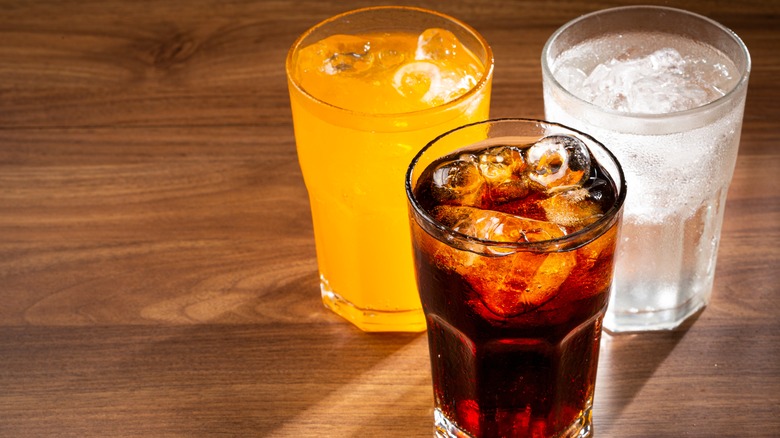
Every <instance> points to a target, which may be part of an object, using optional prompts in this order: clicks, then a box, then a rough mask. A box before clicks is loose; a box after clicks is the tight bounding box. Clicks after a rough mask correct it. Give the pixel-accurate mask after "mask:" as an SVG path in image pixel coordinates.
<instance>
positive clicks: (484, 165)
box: [478, 146, 525, 183]
mask: <svg viewBox="0 0 780 438" xmlns="http://www.w3.org/2000/svg"><path fill="white" fill-rule="evenodd" d="M478 159H479V170H480V172H482V175H483V176H484V177H485V180H486V181H488V182H491V183H501V182H503V181H508V180H509V179H511V178H512V175H519V174H520V173H521V172H522V171H523V170H524V169H525V160H523V154H522V152H521V151H520V149H518V148H516V147H513V146H498V147H493V148H490V149H488V150H487V151H485V152H483V153H481V154H480V155H479V157H478Z"/></svg>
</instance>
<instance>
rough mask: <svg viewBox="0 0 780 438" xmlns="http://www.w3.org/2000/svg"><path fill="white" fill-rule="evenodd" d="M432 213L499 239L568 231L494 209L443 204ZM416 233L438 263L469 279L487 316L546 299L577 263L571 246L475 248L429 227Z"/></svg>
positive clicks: (525, 238) (506, 313) (519, 310)
mask: <svg viewBox="0 0 780 438" xmlns="http://www.w3.org/2000/svg"><path fill="white" fill-rule="evenodd" d="M431 213H432V214H433V216H434V217H435V218H436V220H438V221H439V222H440V223H442V224H444V225H447V226H449V227H450V228H452V229H455V230H458V231H460V232H462V233H464V234H468V235H471V236H474V237H479V238H482V239H490V240H493V241H496V242H523V241H526V242H535V241H541V240H548V239H552V238H556V237H561V236H563V235H564V232H563V230H562V229H561V228H560V227H558V226H557V225H555V224H552V223H548V222H543V221H535V220H531V219H525V218H521V217H517V216H512V215H508V214H505V213H500V212H495V211H486V210H480V209H476V208H470V207H452V206H439V207H436V208H434V209H433V210H432V211H431ZM418 234H420V236H419V237H422V241H425V242H427V246H428V247H429V248H430V249H429V250H428V251H430V253H431V254H433V259H434V260H435V262H436V263H437V264H439V265H440V266H442V267H444V268H445V269H449V270H452V271H453V272H456V273H458V274H459V275H460V276H461V277H463V279H464V280H465V281H466V282H468V284H469V285H470V286H471V289H472V290H473V291H474V296H473V297H472V298H470V299H469V305H470V306H472V308H474V310H475V311H476V312H478V313H480V314H481V315H483V316H485V317H486V318H487V319H489V320H500V319H503V318H507V317H513V316H517V315H520V314H522V313H524V312H527V311H529V310H533V309H535V308H537V307H539V306H541V305H542V304H544V303H546V302H547V301H549V300H550V299H551V298H552V297H553V296H555V293H556V292H557V291H558V288H559V287H560V285H561V284H562V283H563V282H564V281H565V280H566V278H567V277H568V275H569V274H570V273H571V272H572V269H573V268H574V266H575V265H576V258H575V255H574V253H573V252H554V253H536V252H529V251H502V250H497V251H495V252H493V253H489V254H484V253H483V254H477V253H475V252H472V251H467V250H463V249H458V248H455V247H453V246H448V245H445V244H443V243H441V242H439V241H438V240H436V239H434V238H432V237H430V236H429V235H428V234H427V233H425V232H418Z"/></svg>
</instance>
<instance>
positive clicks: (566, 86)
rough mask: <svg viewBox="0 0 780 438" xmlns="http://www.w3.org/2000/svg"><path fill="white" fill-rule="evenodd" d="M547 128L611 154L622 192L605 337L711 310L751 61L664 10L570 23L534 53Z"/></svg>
mask: <svg viewBox="0 0 780 438" xmlns="http://www.w3.org/2000/svg"><path fill="white" fill-rule="evenodd" d="M542 73H543V79H544V82H543V83H544V105H545V112H546V118H547V119H548V120H550V121H553V122H559V123H562V124H565V125H568V126H571V127H573V128H575V129H578V130H580V131H583V132H587V133H588V134H590V135H592V136H593V137H594V138H597V139H598V140H599V141H600V142H602V143H603V144H604V145H606V146H607V147H608V148H610V150H612V151H613V152H614V153H615V155H617V157H618V160H619V161H620V163H621V165H622V166H623V168H624V169H625V173H626V181H627V183H628V191H627V199H626V205H625V211H624V220H623V228H622V232H621V240H620V242H619V245H618V256H617V258H616V268H615V280H614V283H613V293H612V295H611V301H610V303H609V307H608V310H607V315H606V317H605V319H604V327H605V328H607V329H608V330H609V331H611V332H633V331H646V330H664V329H673V328H675V327H678V326H679V325H680V324H682V323H683V322H684V321H685V320H686V319H688V318H689V317H691V316H692V315H694V314H696V313H697V312H698V311H699V310H700V309H703V308H704V307H705V306H706V305H707V304H708V302H709V300H710V296H711V293H712V286H713V278H714V274H715V261H716V257H717V251H718V242H719V240H720V232H721V224H722V222H723V211H724V206H725V201H726V193H727V191H728V186H729V183H730V181H731V177H732V174H733V172H734V164H735V162H736V157H737V149H738V147H739V137H740V131H741V126H742V114H743V111H744V106H745V96H746V92H747V84H748V76H749V74H750V55H749V53H748V50H747V47H745V44H744V43H743V42H742V41H741V40H740V39H739V37H738V36H737V35H736V34H734V32H732V31H731V30H729V29H727V28H725V27H724V26H722V25H721V24H719V23H716V22H714V21H712V20H710V19H708V18H706V17H703V16H700V15H697V14H694V13H691V12H687V11H683V10H679V9H672V8H667V7H655V6H630V7H620V8H612V9H606V10H602V11H598V12H594V13H591V14H589V15H585V16H582V17H580V18H577V19H575V20H573V21H571V22H569V23H567V24H565V25H564V26H563V27H561V28H560V29H558V30H557V31H556V32H555V33H554V34H553V35H552V36H551V37H550V39H549V40H548V41H547V44H546V45H545V47H544V50H543V53H542Z"/></svg>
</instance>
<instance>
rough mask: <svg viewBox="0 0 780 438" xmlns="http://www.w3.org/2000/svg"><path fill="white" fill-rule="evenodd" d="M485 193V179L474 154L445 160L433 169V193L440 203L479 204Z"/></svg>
mask: <svg viewBox="0 0 780 438" xmlns="http://www.w3.org/2000/svg"><path fill="white" fill-rule="evenodd" d="M484 193H485V180H484V179H483V178H482V175H481V174H480V172H479V168H478V167H477V163H476V159H475V158H474V157H473V156H469V155H464V156H462V157H460V158H459V159H457V160H453V161H447V162H443V163H441V164H439V165H438V166H437V167H436V169H434V171H433V174H432V178H431V195H432V196H433V198H434V199H435V200H436V202H437V203H438V204H456V205H469V206H478V205H480V203H481V200H482V197H483V196H484Z"/></svg>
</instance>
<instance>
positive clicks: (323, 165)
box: [286, 7, 493, 331]
mask: <svg viewBox="0 0 780 438" xmlns="http://www.w3.org/2000/svg"><path fill="white" fill-rule="evenodd" d="M286 67H287V78H288V85H289V91H290V103H291V107H292V115H293V122H294V128H295V140H296V144H297V152H298V160H299V163H300V166H301V170H302V172H303V178H304V182H305V184H306V188H307V191H308V194H309V201H310V206H311V212H312V220H313V226H314V238H315V243H316V250H317V262H318V267H319V274H320V289H321V292H322V300H323V302H324V304H325V305H326V306H327V307H328V308H330V309H331V310H333V311H334V312H335V313H337V314H338V315H340V316H342V317H344V318H346V319H347V320H349V321H350V322H352V323H353V324H355V325H356V326H357V327H359V328H360V329H362V330H365V331H422V330H425V320H424V317H423V313H422V310H421V307H420V301H419V297H418V294H417V288H416V286H415V282H414V274H413V265H412V256H411V253H412V250H411V246H410V243H409V242H410V237H409V226H408V224H407V222H406V201H405V198H404V194H403V190H401V189H399V188H400V187H402V185H403V178H404V172H405V170H406V165H407V164H408V163H409V161H410V160H411V158H412V157H413V156H414V154H416V153H417V152H418V151H419V150H420V149H421V148H422V147H423V146H424V145H425V143H426V142H427V141H429V140H430V139H431V138H433V137H435V136H436V135H438V134H439V133H441V132H444V131H447V130H449V129H452V128H454V127H456V126H460V125H462V124H464V123H468V122H471V121H476V120H482V119H486V118H487V117H488V107H489V104H490V87H491V81H492V77H493V54H492V51H491V49H490V46H488V44H487V42H485V40H484V39H483V38H482V37H481V36H480V35H479V34H478V33H477V32H476V31H475V30H474V29H472V28H471V27H469V26H468V25H466V24H465V23H463V22H461V21H459V20H456V19H454V18H452V17H448V16H446V15H443V14H440V13H438V12H434V11H429V10H424V9H419V8H413V7H372V8H366V9H359V10H354V11H350V12H346V13H344V14H341V15H338V16H335V17H333V18H330V19H327V20H325V21H323V22H322V23H320V24H317V25H316V26H314V27H313V28H311V29H310V30H308V31H307V32H305V33H304V34H303V35H302V36H301V37H300V38H299V39H298V40H297V41H296V42H295V43H294V44H293V46H292V48H291V49H290V51H289V54H288V56H287V63H286Z"/></svg>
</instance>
